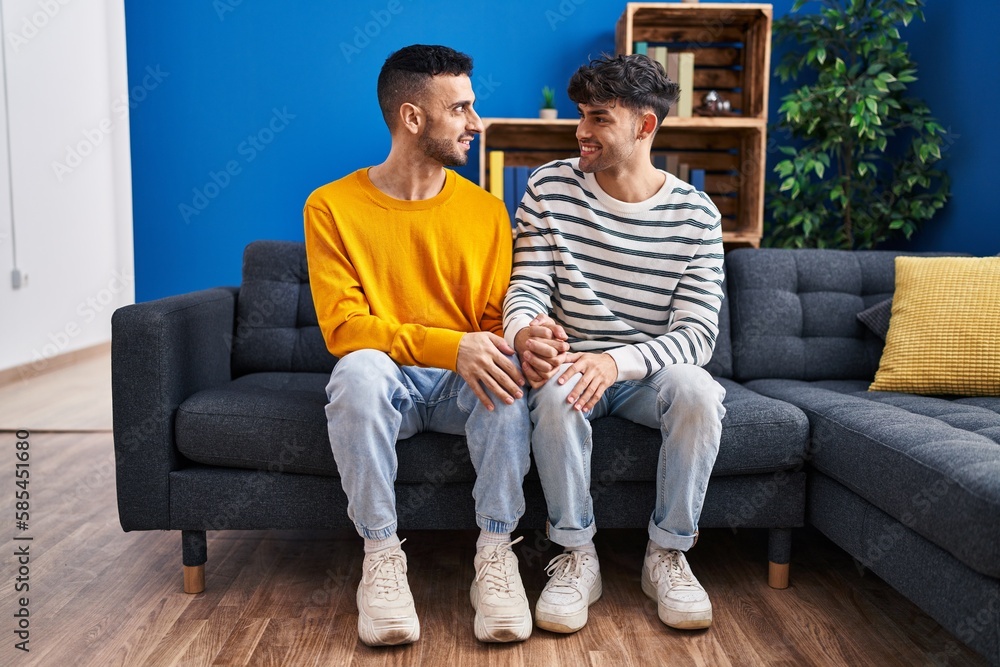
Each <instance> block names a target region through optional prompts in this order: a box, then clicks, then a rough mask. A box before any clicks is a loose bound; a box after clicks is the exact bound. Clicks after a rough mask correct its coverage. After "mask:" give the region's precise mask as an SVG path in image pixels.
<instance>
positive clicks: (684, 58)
mask: <svg viewBox="0 0 1000 667" xmlns="http://www.w3.org/2000/svg"><path fill="white" fill-rule="evenodd" d="M671 55H676V56H677V84H678V85H679V86H680V87H681V97H680V99H679V100H678V101H677V115H678V116H679V117H681V118H690V117H691V114H692V112H693V111H694V54H693V53H690V52H687V53H677V54H671Z"/></svg>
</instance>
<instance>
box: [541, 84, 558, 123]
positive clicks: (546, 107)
mask: <svg viewBox="0 0 1000 667" xmlns="http://www.w3.org/2000/svg"><path fill="white" fill-rule="evenodd" d="M558 116H559V111H558V110H557V109H556V91H554V90H553V89H552V88H549V87H548V86H545V87H544V88H542V108H541V109H539V110H538V117H539V118H545V119H548V120H552V119H553V118H558Z"/></svg>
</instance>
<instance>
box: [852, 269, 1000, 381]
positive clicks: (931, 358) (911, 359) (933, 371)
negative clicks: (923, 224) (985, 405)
mask: <svg viewBox="0 0 1000 667" xmlns="http://www.w3.org/2000/svg"><path fill="white" fill-rule="evenodd" d="M998 340H1000V258H998V257H899V258H897V259H896V292H895V297H894V299H893V306H892V322H891V325H890V327H889V333H888V335H887V336H886V345H885V351H884V352H883V354H882V360H881V362H880V363H879V368H878V372H877V373H876V374H875V382H874V383H872V386H871V388H872V389H873V390H876V391H905V392H912V393H919V394H960V395H963V396H996V395H998V394H1000V351H998V346H997V341H998Z"/></svg>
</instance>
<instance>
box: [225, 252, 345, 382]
mask: <svg viewBox="0 0 1000 667" xmlns="http://www.w3.org/2000/svg"><path fill="white" fill-rule="evenodd" d="M335 362H336V357H334V356H333V355H332V354H330V352H329V351H328V350H327V349H326V342H325V341H324V340H323V334H322V333H321V332H320V329H319V322H318V320H317V319H316V308H315V306H313V300H312V292H311V291H310V289H309V271H308V268H307V266H306V250H305V244H304V243H294V242H289V241H255V242H253V243H251V244H249V245H248V246H247V247H246V250H245V251H244V253H243V282H242V284H241V286H240V293H239V298H238V299H237V302H236V330H235V331H234V332H233V336H232V367H233V377H239V376H241V375H246V374H248V373H257V372H266V371H278V372H281V371H303V372H312V373H326V374H329V373H330V371H332V370H333V365H334V363H335Z"/></svg>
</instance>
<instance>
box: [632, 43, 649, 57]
mask: <svg viewBox="0 0 1000 667" xmlns="http://www.w3.org/2000/svg"><path fill="white" fill-rule="evenodd" d="M635 53H641V54H642V55H644V56H648V55H649V42H636V43H635Z"/></svg>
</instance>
